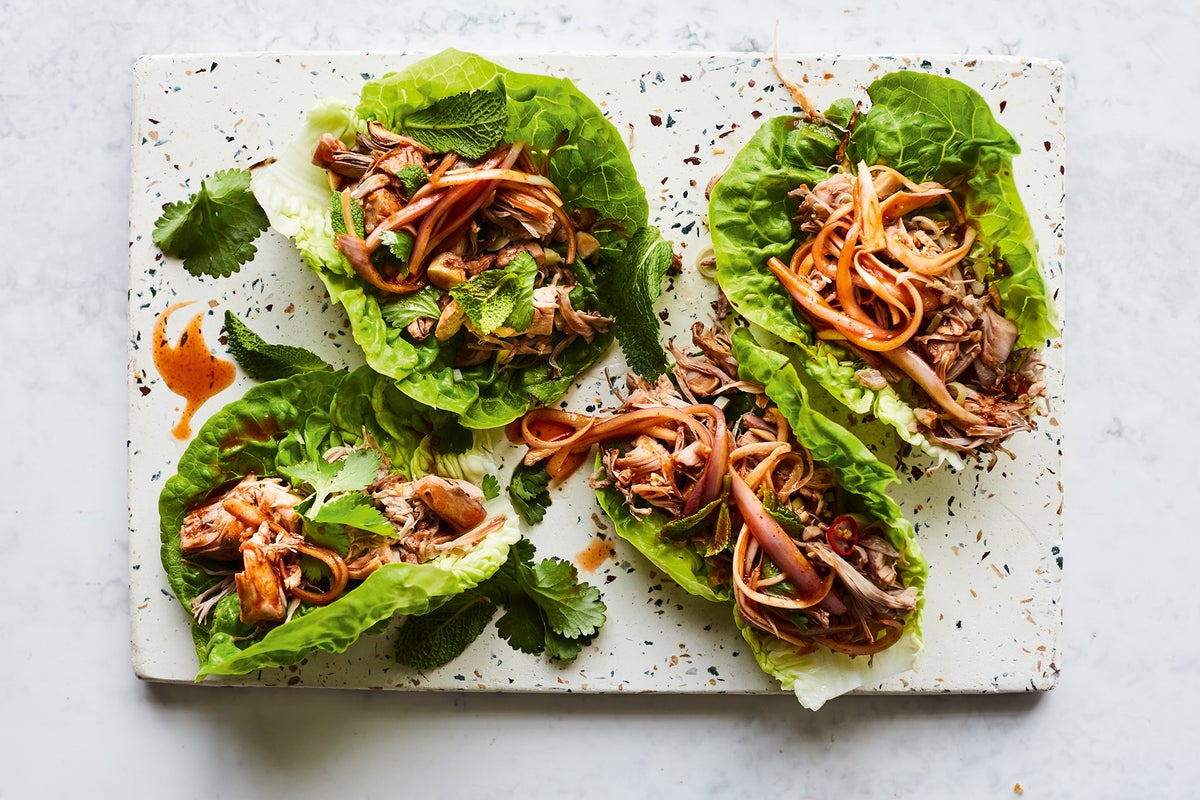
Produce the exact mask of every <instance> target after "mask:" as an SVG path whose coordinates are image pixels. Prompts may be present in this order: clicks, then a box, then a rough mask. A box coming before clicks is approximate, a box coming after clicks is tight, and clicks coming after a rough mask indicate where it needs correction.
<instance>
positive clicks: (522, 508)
mask: <svg viewBox="0 0 1200 800" xmlns="http://www.w3.org/2000/svg"><path fill="white" fill-rule="evenodd" d="M508 496H509V498H510V499H512V503H513V508H515V509H516V511H517V514H519V515H520V517H521V519H522V520H524V521H525V524H527V525H536V524H537V523H539V522H541V521H542V517H544V516H545V515H546V509H547V508H549V507H550V475H549V474H548V473H547V472H546V468H545V467H544V466H542V465H541V464H535V465H533V466H532V467H527V466H525V465H524V464H517V466H516V468H515V469H514V470H513V474H512V479H511V480H510V481H509V483H508Z"/></svg>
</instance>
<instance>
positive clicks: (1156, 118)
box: [0, 0, 1200, 798]
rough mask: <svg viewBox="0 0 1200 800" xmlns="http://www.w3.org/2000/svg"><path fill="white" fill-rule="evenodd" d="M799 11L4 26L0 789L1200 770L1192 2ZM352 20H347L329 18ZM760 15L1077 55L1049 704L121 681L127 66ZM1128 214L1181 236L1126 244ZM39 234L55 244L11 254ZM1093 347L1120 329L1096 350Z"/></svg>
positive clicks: (730, 785) (456, 789)
mask: <svg viewBox="0 0 1200 800" xmlns="http://www.w3.org/2000/svg"><path fill="white" fill-rule="evenodd" d="M795 5H796V4H789V3H784V2H777V3H774V2H750V3H742V4H714V3H708V2H701V3H695V4H693V5H692V6H691V7H690V10H689V11H688V12H687V13H686V14H683V13H680V12H679V11H678V10H676V8H675V7H674V6H670V5H669V4H650V3H647V4H635V3H628V2H622V0H613V2H608V3H604V4H597V5H593V6H591V7H589V8H586V9H582V8H581V9H576V8H575V7H574V6H573V5H571V4H566V3H560V4H551V5H544V4H533V3H529V2H525V1H524V0H520V1H519V2H512V3H509V4H505V5H503V6H497V5H495V4H487V3H482V2H476V3H456V2H452V1H448V2H443V3H438V4H431V5H430V6H429V7H427V8H419V7H416V6H410V7H409V8H408V9H407V10H403V9H402V7H401V6H399V5H397V4H388V5H384V4H378V5H376V4H359V5H358V6H355V7H354V9H351V8H350V7H346V6H342V7H339V10H338V11H337V12H336V15H337V17H338V19H337V21H336V22H333V21H331V20H332V16H331V15H333V14H334V13H335V12H333V11H331V10H330V9H329V7H328V6H327V5H325V4H318V3H315V2H311V0H295V1H293V2H269V3H267V2H264V3H253V2H228V1H227V2H224V3H213V2H196V3H190V4H187V7H186V8H184V7H183V4H166V3H157V4H156V3H142V2H111V3H83V2H71V1H69V0H48V2H45V3H41V4H37V5H32V6H31V5H22V4H15V5H13V7H11V8H9V9H7V10H6V12H5V14H6V19H5V23H4V25H3V26H0V52H3V53H4V54H5V56H4V60H5V64H4V66H5V69H3V70H2V71H0V98H2V108H3V113H0V164H3V167H2V170H3V174H4V178H5V179H4V186H5V188H6V191H5V199H4V209H5V212H6V213H5V215H4V216H5V218H7V219H9V220H10V230H11V233H10V237H9V240H10V242H11V243H12V244H13V245H15V246H13V247H12V248H11V251H12V255H11V256H10V257H9V258H8V259H7V260H5V261H4V262H2V263H0V341H3V342H4V346H3V351H2V352H3V354H4V363H5V387H6V389H8V390H7V391H4V392H0V419H4V420H6V421H7V422H8V424H9V428H10V431H12V432H14V433H15V441H14V442H12V443H11V445H10V446H9V448H8V450H7V453H6V457H5V458H4V459H3V460H2V461H0V487H2V488H3V490H4V491H5V494H6V495H7V496H8V497H9V498H10V499H9V500H8V502H6V503H5V504H4V506H3V511H0V556H2V562H3V563H4V564H5V565H6V566H8V567H9V569H8V570H7V573H8V574H7V575H6V576H5V579H4V581H3V589H2V590H0V600H2V602H0V631H2V632H3V635H4V638H5V641H6V646H5V648H4V656H3V658H0V707H3V709H4V714H3V722H2V723H0V730H3V732H4V736H3V741H4V758H3V763H4V764H5V765H6V766H5V769H4V770H3V771H2V772H0V797H10V796H11V797H26V796H65V795H68V794H74V795H83V796H127V797H143V796H151V795H155V796H160V795H167V796H171V797H205V798H208V797H222V796H255V795H265V794H267V793H270V794H280V795H298V796H310V795H311V796H317V795H321V796H338V795H340V794H343V793H348V789H349V788H350V787H354V788H355V789H356V793H357V794H359V795H361V796H366V797H383V796H394V795H396V794H397V793H399V792H402V793H404V794H406V795H410V796H413V795H415V796H420V797H443V796H446V797H449V796H478V795H482V794H484V793H485V792H486V793H488V794H491V795H500V796H504V795H507V794H510V793H513V794H515V793H517V792H520V793H522V794H524V795H529V796H542V795H544V794H549V793H551V792H553V793H555V794H558V793H567V794H570V795H573V796H576V797H609V796H616V795H618V794H620V795H622V796H631V797H672V796H677V795H683V794H685V793H686V794H688V795H690V796H704V797H709V796H712V797H725V796H730V795H732V794H733V793H734V792H736V791H739V790H740V791H745V790H746V788H747V784H748V783H749V784H751V785H752V786H753V787H754V789H753V790H757V791H762V790H763V789H765V790H766V791H769V792H778V791H781V790H784V791H786V792H787V793H788V794H789V796H798V797H808V796H813V797H847V796H851V797H852V796H859V795H865V794H868V793H869V794H870V795H872V796H880V797H924V798H929V797H964V796H966V797H1010V796H1014V797H1015V796H1025V797H1053V798H1061V797H1096V796H1099V797H1104V796H1112V795H1114V794H1118V793H1119V788H1120V787H1124V788H1127V789H1134V790H1135V791H1136V793H1137V794H1138V795H1140V796H1166V797H1171V796H1182V795H1184V794H1185V793H1186V792H1185V787H1186V786H1188V785H1190V775H1189V774H1188V769H1187V766H1186V762H1182V761H1181V760H1180V757H1181V756H1185V755H1188V754H1191V753H1194V751H1195V749H1196V744H1197V737H1196V734H1195V732H1194V731H1195V723H1194V720H1195V719H1196V718H1197V716H1200V701H1197V699H1196V695H1195V693H1193V692H1191V691H1190V690H1187V689H1186V686H1187V680H1189V679H1190V677H1191V676H1192V674H1193V673H1194V669H1195V666H1196V664H1197V663H1200V644H1198V643H1197V642H1196V640H1195V638H1193V637H1192V636H1190V635H1189V634H1190V633H1191V631H1190V628H1191V626H1190V624H1188V623H1187V620H1188V619H1190V618H1191V614H1190V613H1188V612H1190V611H1193V610H1194V609H1195V607H1196V602H1195V600H1194V598H1192V597H1191V596H1190V595H1189V594H1186V593H1185V592H1186V589H1187V588H1189V583H1190V581H1191V579H1192V570H1191V569H1190V565H1189V564H1188V563H1187V561H1186V554H1187V553H1188V552H1189V549H1185V547H1184V544H1185V541H1186V539H1185V537H1186V536H1188V535H1189V534H1190V530H1189V526H1188V525H1187V523H1186V522H1185V521H1183V520H1182V519H1181V518H1180V517H1179V516H1178V515H1179V513H1181V512H1179V511H1178V507H1179V506H1180V505H1182V504H1183V503H1182V500H1181V495H1182V493H1181V491H1180V487H1181V485H1182V483H1183V481H1182V480H1181V479H1180V477H1179V476H1182V475H1185V474H1187V473H1188V472H1189V468H1190V467H1191V466H1192V463H1193V460H1194V459H1193V454H1194V452H1195V449H1196V447H1195V445H1196V444H1197V441H1196V438H1197V437H1196V436H1195V435H1194V434H1193V433H1190V432H1189V428H1188V427H1186V425H1187V423H1186V420H1187V419H1188V418H1190V412H1191V411H1195V410H1197V405H1198V403H1197V400H1196V397H1197V395H1196V394H1194V392H1196V390H1197V389H1200V381H1198V380H1197V378H1196V376H1195V373H1193V372H1191V371H1189V369H1188V366H1187V365H1188V364H1189V362H1188V361H1185V360H1184V359H1183V358H1181V356H1182V353H1180V352H1179V351H1180V350H1181V349H1182V348H1181V343H1184V342H1188V341H1192V340H1194V338H1195V334H1196V332H1197V317H1196V314H1195V313H1194V311H1193V310H1192V308H1191V306H1190V304H1189V303H1188V302H1187V301H1188V299H1190V297H1191V296H1192V292H1191V289H1193V288H1196V283H1197V277H1196V273H1195V271H1194V270H1193V269H1192V267H1191V265H1190V263H1188V256H1187V255H1186V254H1185V255H1184V257H1183V258H1180V257H1179V256H1172V255H1170V254H1169V253H1168V247H1169V244H1170V243H1173V241H1174V240H1175V239H1176V238H1183V237H1184V236H1185V235H1186V234H1187V233H1188V232H1189V231H1190V230H1191V227H1192V222H1191V221H1190V220H1188V219H1185V218H1184V211H1183V210H1184V209H1190V208H1191V207H1192V206H1193V205H1194V204H1193V203H1191V202H1188V201H1186V200H1185V197H1184V192H1185V187H1190V185H1191V183H1192V181H1194V180H1197V179H1200V159H1198V158H1197V156H1196V154H1195V153H1194V152H1193V147H1194V144H1193V143H1194V139H1195V136H1194V135H1193V133H1192V132H1193V131H1194V125H1195V123H1196V122H1197V121H1200V120H1197V113H1196V111H1195V110H1194V109H1193V108H1192V107H1190V106H1189V105H1188V104H1187V102H1188V101H1189V100H1190V99H1192V98H1195V97H1197V96H1200V73H1198V72H1197V71H1196V70H1195V69H1194V68H1193V66H1192V63H1191V62H1190V57H1191V51H1192V49H1193V48H1194V42H1195V41H1196V40H1197V37H1198V35H1200V9H1196V8H1193V7H1186V6H1185V5H1183V4H1172V3H1168V2H1166V0H1149V1H1148V2H1143V3H1138V4H1134V3H1131V2H1115V1H1113V2H1100V3H1096V4H1094V5H1093V6H1092V7H1091V8H1090V9H1089V10H1088V11H1086V12H1083V11H1079V10H1075V9H1068V8H1066V7H1065V6H1063V7H1061V8H1060V7H1057V6H1054V5H1052V4H1046V3H1043V2H1033V1H1032V0H1010V1H1009V2H1003V3H1001V2H993V1H989V2H980V3H974V4H960V5H959V6H957V7H954V9H953V11H951V10H950V9H949V8H948V7H947V6H946V5H945V4H944V3H927V2H923V1H921V0H908V1H907V2H889V3H877V4H870V5H869V6H868V4H865V3H864V4H862V5H861V6H859V5H834V6H829V5H826V6H823V7H820V8H812V9H811V10H806V11H805V13H804V14H803V15H799V14H797V12H796V11H795V10H794V6H795ZM806 5H808V4H806ZM356 9H361V13H359V14H358V15H357V16H358V17H359V19H348V18H347V17H348V15H349V14H350V12H351V11H352V10H356ZM748 10H752V11H753V13H748ZM64 20H69V23H65V22H64ZM776 20H778V36H779V41H780V46H781V48H782V49H784V50H786V51H789V52H795V53H806V52H808V53H828V52H841V53H864V54H868V53H905V54H913V55H965V54H1005V55H1019V56H1022V57H1041V58H1052V59H1057V60H1059V61H1062V62H1063V63H1064V65H1065V84H1064V90H1063V96H1064V98H1065V103H1066V107H1067V128H1068V134H1067V141H1068V158H1067V173H1066V177H1067V186H1068V189H1069V191H1068V196H1067V231H1068V233H1067V257H1066V264H1067V274H1068V276H1069V278H1068V289H1069V304H1068V307H1067V309H1066V319H1067V325H1066V336H1065V338H1066V341H1067V342H1068V345H1067V348H1068V350H1067V352H1068V356H1067V383H1068V403H1069V406H1070V412H1069V413H1068V414H1067V416H1066V429H1067V430H1066V437H1065V438H1066V441H1067V448H1066V452H1065V456H1064V460H1065V464H1064V467H1065V468H1064V472H1065V474H1064V476H1063V482H1064V484H1065V485H1066V486H1067V487H1068V488H1067V500H1066V505H1065V509H1064V517H1065V539H1066V546H1065V549H1064V550H1065V581H1064V608H1065V634H1064V637H1063V650H1064V656H1063V659H1062V663H1061V665H1060V666H1061V668H1062V673H1061V679H1060V681H1059V685H1058V687H1057V688H1056V689H1055V690H1053V691H1052V692H1049V693H1047V694H1019V695H988V696H958V695H956V696H945V697H938V696H920V697H908V696H904V697H847V698H841V699H838V700H835V701H832V702H830V703H829V704H828V705H827V706H826V707H825V708H823V709H822V710H821V711H819V712H816V713H810V712H805V711H804V710H803V709H801V708H800V707H799V706H797V705H796V704H795V703H794V702H793V701H792V700H791V699H790V698H787V697H782V696H769V697H745V696H655V695H637V696H612V695H590V696H584V695H521V694H517V695H490V694H456V693H446V694H439V693H428V694H423V693H385V692H366V691H348V690H302V691H296V690H291V691H289V690H284V689H251V690H239V689H228V688H207V687H205V688H197V687H191V686H164V685H154V684H147V683H142V682H140V681H138V679H137V678H135V677H134V674H133V671H132V669H131V666H130V650H129V623H130V619H129V611H128V573H127V547H128V541H127V530H126V529H127V524H126V523H127V512H126V509H125V497H126V489H125V484H126V448H125V443H126V439H127V435H128V415H127V410H126V409H127V396H126V376H125V365H126V352H125V344H126V324H127V323H126V292H127V287H128V278H127V246H128V240H127V235H126V234H127V223H128V192H129V130H130V127H129V126H130V82H131V78H132V63H133V60H134V59H135V58H136V57H137V56H139V55H142V54H147V53H227V52H242V51H258V50H363V49H370V50H375V51H384V50H392V51H399V50H410V51H423V50H429V51H432V50H438V49H441V48H443V47H446V46H451V45H452V46H455V47H459V48H461V49H467V50H472V49H474V50H490V51H497V50H506V49H507V50H517V49H520V48H522V47H528V48H536V49H542V50H562V51H569V52H588V51H612V50H640V51H671V50H688V51H718V52H728V51H733V52H763V51H767V50H769V49H770V48H771V43H772V35H773V32H774V31H775V25H776ZM51 54H53V55H51ZM64 130H65V131H69V133H67V134H66V135H65V136H64V135H63V133H61V132H62V131H64ZM51 154H52V155H51ZM37 175H42V176H43V177H42V178H37V177H36V176H37ZM46 177H51V178H52V180H53V183H52V184H51V185H49V186H46V185H44V184H45V179H46ZM54 179H56V180H54ZM28 193H32V194H33V197H29V196H28ZM1138 222H1140V223H1142V225H1141V226H1140V227H1146V224H1147V223H1149V224H1150V225H1151V226H1152V230H1153V231H1154V232H1155V233H1156V234H1157V233H1159V232H1160V231H1161V232H1166V234H1167V235H1166V236H1162V235H1157V236H1151V237H1145V236H1139V235H1138V233H1139V232H1140V231H1139V229H1138V228H1135V227H1134V223H1138ZM1122 223H1123V224H1122ZM46 235H49V240H50V243H49V245H47V247H46V248H45V250H44V251H38V254H35V253H33V252H30V250H29V244H31V243H37V244H38V245H39V246H40V239H42V238H44V237H45V236H46ZM35 256H36V257H35ZM1118 275H1124V276H1125V277H1124V278H1122V279H1121V280H1120V281H1118V280H1117V276H1118ZM1118 320H1132V321H1133V324H1132V325H1128V324H1127V325H1119V324H1118ZM1101 330H1107V331H1109V334H1107V335H1110V336H1114V338H1113V339H1111V340H1102V339H1097V338H1096V337H1097V335H1098V331H1101ZM1118 337H1119V338H1118ZM1181 364H1183V365H1184V367H1183V368H1182V369H1180V366H1179V365H1181ZM1115 375H1120V376H1122V377H1123V378H1124V379H1123V380H1120V381H1118V380H1114V376H1115ZM1163 376H1170V380H1169V381H1164V380H1163ZM1176 420H1179V422H1177V421H1176ZM1135 565H1136V566H1138V567H1139V570H1138V573H1139V574H1138V575H1137V576H1133V575H1131V573H1130V570H1131V569H1132V567H1133V566H1135ZM14 567H15V568H14ZM1143 576H1145V577H1143ZM1131 578H1132V580H1131ZM1150 588H1154V589H1155V590H1156V591H1155V592H1154V593H1151V592H1150V591H1149V589H1150ZM299 731H304V732H305V733H304V734H298V732H299ZM465 765H469V766H468V767H467V768H465V769H464V768H463V767H464V766H465ZM759 787H762V788H759Z"/></svg>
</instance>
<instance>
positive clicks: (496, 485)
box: [479, 475, 500, 500]
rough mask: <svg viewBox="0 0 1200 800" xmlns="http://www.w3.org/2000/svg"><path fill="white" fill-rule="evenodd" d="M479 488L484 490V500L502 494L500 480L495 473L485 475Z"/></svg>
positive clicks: (492, 498) (493, 498)
mask: <svg viewBox="0 0 1200 800" xmlns="http://www.w3.org/2000/svg"><path fill="white" fill-rule="evenodd" d="M479 488H480V489H482V490H483V499H484V500H495V499H496V498H497V497H499V496H500V481H499V480H497V479H496V476H495V475H484V476H483V483H482V484H480V486H479Z"/></svg>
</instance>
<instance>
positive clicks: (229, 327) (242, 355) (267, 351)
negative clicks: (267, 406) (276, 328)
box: [225, 311, 333, 381]
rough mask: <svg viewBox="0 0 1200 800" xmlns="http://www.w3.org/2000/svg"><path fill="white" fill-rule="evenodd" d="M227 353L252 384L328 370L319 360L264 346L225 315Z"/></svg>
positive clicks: (280, 347)
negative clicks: (254, 381) (252, 380)
mask: <svg viewBox="0 0 1200 800" xmlns="http://www.w3.org/2000/svg"><path fill="white" fill-rule="evenodd" d="M225 332H226V333H227V334H228V344H229V352H230V353H231V354H232V355H233V358H234V360H235V361H237V363H238V366H239V367H241V368H242V371H243V372H245V373H246V374H247V375H249V376H250V377H251V378H254V379H255V380H256V381H273V380H275V379H276V378H286V377H289V376H291V375H297V374H299V373H301V372H320V371H322V370H332V369H333V367H331V366H330V365H329V364H326V363H325V361H324V360H322V359H321V357H320V356H318V355H316V354H315V353H311V352H309V351H308V350H305V349H304V348H303V347H293V346H291V345H287V344H268V343H267V342H265V341H263V339H262V337H260V336H259V335H258V334H257V333H255V332H254V331H252V330H250V329H249V328H247V327H246V324H245V323H244V322H242V321H241V320H240V319H238V318H237V317H235V316H234V315H233V314H232V313H230V312H229V311H226V312H225Z"/></svg>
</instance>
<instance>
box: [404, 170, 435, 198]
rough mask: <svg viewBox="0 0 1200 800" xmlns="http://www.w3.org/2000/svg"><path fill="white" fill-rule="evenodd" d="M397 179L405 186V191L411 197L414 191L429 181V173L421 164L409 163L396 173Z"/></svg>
mask: <svg viewBox="0 0 1200 800" xmlns="http://www.w3.org/2000/svg"><path fill="white" fill-rule="evenodd" d="M396 180H398V181H400V184H401V185H402V186H404V193H405V194H407V195H408V196H409V197H410V198H411V197H412V196H413V192H415V191H417V189H420V188H421V187H422V186H424V185H425V184H426V183H428V182H429V173H427V172H426V171H425V168H424V167H422V166H421V165H420V164H409V165H408V166H407V167H404V168H403V169H401V170H400V171H399V172H397V173H396Z"/></svg>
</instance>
